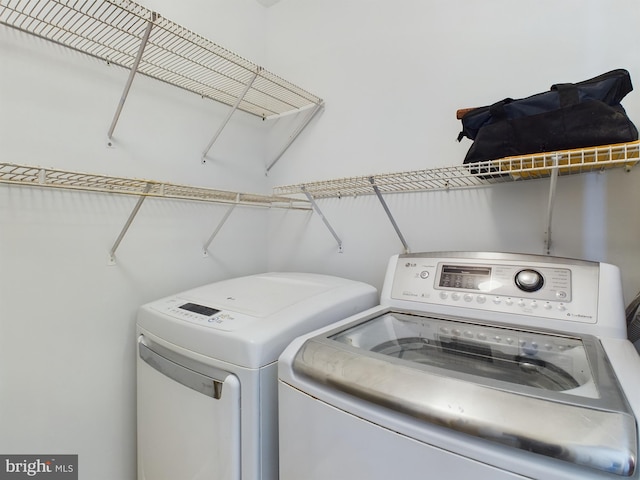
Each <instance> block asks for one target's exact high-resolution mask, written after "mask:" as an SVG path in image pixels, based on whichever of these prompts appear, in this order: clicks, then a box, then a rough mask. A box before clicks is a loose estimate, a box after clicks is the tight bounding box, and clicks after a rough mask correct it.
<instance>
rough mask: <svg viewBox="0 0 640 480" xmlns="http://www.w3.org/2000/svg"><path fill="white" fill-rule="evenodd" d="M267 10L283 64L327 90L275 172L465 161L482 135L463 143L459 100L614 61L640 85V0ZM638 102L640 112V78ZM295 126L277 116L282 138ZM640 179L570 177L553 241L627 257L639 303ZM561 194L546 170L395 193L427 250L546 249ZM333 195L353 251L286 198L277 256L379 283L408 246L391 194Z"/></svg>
mask: <svg viewBox="0 0 640 480" xmlns="http://www.w3.org/2000/svg"><path fill="white" fill-rule="evenodd" d="M267 14H268V22H267V25H268V33H267V35H268V37H267V38H268V45H269V50H268V55H269V57H268V59H269V62H270V63H271V64H272V65H273V66H272V68H273V69H275V70H277V71H280V72H282V73H283V75H286V76H287V78H290V79H291V80H292V81H296V82H298V83H299V84H301V85H304V86H305V87H307V88H309V89H310V90H311V91H313V92H314V93H316V94H318V95H320V96H321V97H323V98H324V99H325V101H326V109H325V111H324V112H323V113H322V114H321V115H320V116H319V117H318V118H316V119H315V120H314V121H313V122H312V124H311V125H310V126H309V127H308V128H307V130H305V131H304V132H303V134H302V135H301V136H300V138H299V139H298V140H297V141H296V143H295V144H294V145H293V146H292V147H291V149H290V151H289V152H288V154H287V157H286V158H284V159H283V160H281V162H280V163H279V164H278V166H277V168H274V170H273V171H272V173H271V175H270V181H271V182H272V185H290V184H298V183H302V182H307V181H315V180H322V179H330V178H340V177H349V176H363V175H369V174H377V173H386V172H393V171H408V170H417V169H421V168H431V167H438V166H448V165H456V164H460V163H462V160H463V158H464V155H465V154H466V151H467V149H468V148H469V146H470V142H469V141H468V140H467V139H465V140H464V141H463V142H462V143H457V142H455V138H456V136H457V134H458V132H459V131H460V129H461V124H460V122H459V121H457V120H456V119H455V112H456V110H457V109H459V108H465V107H473V106H481V105H487V104H490V103H493V102H495V101H497V100H500V99H502V98H504V97H513V98H519V97H524V96H528V95H532V94H534V93H538V92H541V91H544V90H546V89H548V88H549V87H550V86H551V85H552V84H553V83H558V82H574V81H581V80H585V79H587V78H591V77H593V76H596V75H598V74H600V73H604V72H606V71H608V70H612V69H615V68H626V69H628V70H629V71H630V73H631V78H632V80H635V81H636V84H639V85H640V56H638V54H637V51H636V49H635V47H634V45H638V44H640V31H639V30H638V29H637V27H636V23H637V21H638V19H640V3H638V2H637V1H635V0H621V1H617V2H609V1H606V0H590V1H583V0H569V1H563V2H557V1H554V0H542V1H537V2H529V3H523V2H513V1H511V0H490V1H483V2H473V1H465V0H453V1H452V0H442V1H440V0H430V1H422V0H403V1H401V2H389V1H382V0H366V1H365V0H342V1H338V0H329V1H323V2H318V1H314V0H295V1H294V0H283V1H281V2H280V3H278V4H276V5H275V6H273V7H271V8H270V9H269V10H268V12H267ZM292 39H295V41H292ZM291 59H296V60H295V61H292V60H291ZM623 105H624V106H625V108H626V109H627V111H628V113H629V115H630V117H631V118H632V120H634V121H635V123H636V124H637V125H640V92H639V91H634V92H632V93H631V94H629V95H628V96H627V97H626V98H625V99H624V101H623ZM284 130H285V128H284V125H278V124H276V125H274V126H273V127H272V132H271V136H270V139H269V140H270V143H269V148H270V149H277V146H278V145H277V144H278V141H280V139H281V136H282V135H283V133H282V132H284ZM639 182H640V172H638V171H637V169H636V170H634V171H632V172H631V173H628V174H627V173H625V172H623V171H621V170H617V171H614V172H609V173H604V174H593V175H585V176H579V177H571V178H569V177H566V178H561V179H560V180H559V184H558V195H557V199H556V205H555V209H554V214H553V223H552V242H553V244H552V251H551V253H552V254H554V255H560V256H569V257H578V258H587V259H592V260H599V261H608V262H611V263H615V264H618V265H620V266H621V267H622V274H623V280H624V285H625V295H626V298H627V301H628V300H630V299H631V296H632V295H633V294H635V293H636V292H637V291H638V290H640V255H638V252H639V251H640V250H639V247H640V215H638V214H637V205H638V204H639V200H640V198H639V193H638V191H639V190H640V189H639V188H638V186H639ZM547 196H548V181H546V180H543V181H532V182H523V183H517V184H516V183H514V184H510V185H499V186H495V187H492V188H483V189H479V190H474V191H451V192H441V193H427V194H403V195H389V196H387V198H386V200H387V203H388V204H389V207H390V209H391V211H392V212H393V214H394V216H395V218H396V220H397V223H398V225H399V226H400V228H401V230H402V233H403V235H404V236H405V238H406V240H407V242H408V244H409V247H410V248H411V250H412V251H414V252H418V251H433V250H461V249H462V250H499V251H500V250H502V251H515V252H528V253H544V251H545V249H544V233H545V229H546V225H545V215H546V208H547ZM318 205H319V206H320V208H321V209H322V211H323V213H324V214H325V216H326V218H327V219H328V220H329V222H330V223H331V224H332V226H333V227H334V229H335V230H336V232H337V234H338V236H339V237H340V238H341V239H342V240H343V243H344V251H343V253H337V252H338V249H337V244H336V242H335V241H334V239H333V237H332V236H331V234H330V233H329V231H328V230H327V229H326V228H325V227H324V225H323V224H322V222H321V220H320V218H319V217H318V216H316V215H314V216H309V217H308V218H307V217H305V218H302V219H301V218H300V217H299V216H298V217H294V216H293V215H289V214H288V213H285V212H274V213H272V219H271V223H270V234H269V235H270V253H269V262H270V266H271V268H272V269H309V270H317V271H324V272H337V273H339V274H343V275H345V276H349V277H352V278H356V279H360V280H364V281H367V282H370V283H372V284H374V285H376V286H378V287H380V286H381V281H382V277H383V273H384V269H385V266H386V261H387V258H388V257H389V256H390V255H391V254H394V253H399V252H401V250H402V245H401V243H400V241H399V240H398V237H397V236H396V235H395V233H394V231H393V229H392V226H391V224H390V223H389V221H388V220H387V218H386V216H385V214H384V212H383V210H382V207H381V206H380V204H379V202H378V201H377V199H376V198H375V197H368V196H367V197H360V198H356V199H352V198H342V199H340V200H338V199H329V200H319V201H318Z"/></svg>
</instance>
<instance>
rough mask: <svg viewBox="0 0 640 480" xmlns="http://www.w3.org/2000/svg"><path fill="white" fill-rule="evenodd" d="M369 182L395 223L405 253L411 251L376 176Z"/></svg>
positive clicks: (388, 215)
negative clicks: (377, 182) (383, 195)
mask: <svg viewBox="0 0 640 480" xmlns="http://www.w3.org/2000/svg"><path fill="white" fill-rule="evenodd" d="M369 182H370V183H371V186H372V187H373V191H374V192H375V193H376V196H377V197H378V200H380V203H381V204H382V208H384V211H385V213H386V214H387V217H389V221H391V225H393V228H394V230H395V231H396V234H397V235H398V238H400V241H401V242H402V246H403V247H404V253H410V250H409V245H407V241H406V240H405V239H404V236H403V235H402V232H401V231H400V228H399V227H398V224H397V223H396V220H395V219H394V218H393V215H392V214H391V210H389V207H388V206H387V202H385V201H384V198H383V197H382V193H380V189H379V188H378V186H377V185H376V180H375V178H374V177H369Z"/></svg>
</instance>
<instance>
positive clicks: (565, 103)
mask: <svg viewBox="0 0 640 480" xmlns="http://www.w3.org/2000/svg"><path fill="white" fill-rule="evenodd" d="M551 90H556V91H557V92H558V96H559V97H560V108H565V107H569V106H571V105H575V104H576V103H578V102H579V101H580V96H579V95H578V88H577V87H576V86H575V85H574V84H573V83H556V84H555V85H551Z"/></svg>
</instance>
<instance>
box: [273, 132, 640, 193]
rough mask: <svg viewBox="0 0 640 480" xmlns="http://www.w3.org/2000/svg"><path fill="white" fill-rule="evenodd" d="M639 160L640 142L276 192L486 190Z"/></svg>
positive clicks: (282, 188) (342, 180)
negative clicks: (504, 184) (496, 185)
mask: <svg viewBox="0 0 640 480" xmlns="http://www.w3.org/2000/svg"><path fill="white" fill-rule="evenodd" d="M639 157H640V142H638V141H636V142H630V143H622V144H616V145H604V146H597V147H589V148H579V149H572V150H563V151H557V152H547V153H539V154H534V155H523V156H517V157H508V158H503V159H500V160H491V161H487V162H479V163H474V164H467V165H456V166H451V167H439V168H430V169H425V170H414V171H408V172H398V173H387V174H380V175H370V176H361V177H348V178H340V179H334V180H324V181H318V182H311V183H303V184H297V185H286V186H280V187H275V188H274V190H273V193H274V194H275V195H295V194H299V193H305V192H306V193H308V194H310V195H311V196H312V197H313V198H330V197H344V196H357V195H371V194H374V193H376V192H375V190H374V188H373V187H374V186H375V187H377V188H378V189H379V191H380V192H381V193H402V192H423V191H433V190H452V189H463V188H476V187H485V186H488V185H492V184H496V183H503V182H513V181H521V180H529V179H536V178H545V177H549V176H551V174H552V172H553V171H554V170H555V171H557V173H558V175H572V174H580V173H587V172H593V171H601V170H604V169H608V168H616V167H624V168H626V169H630V168H631V167H632V166H633V165H635V164H636V163H637V162H638V160H639Z"/></svg>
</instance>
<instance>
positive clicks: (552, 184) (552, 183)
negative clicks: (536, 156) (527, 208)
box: [544, 155, 559, 255]
mask: <svg viewBox="0 0 640 480" xmlns="http://www.w3.org/2000/svg"><path fill="white" fill-rule="evenodd" d="M558 172H559V168H558V155H554V156H553V167H552V169H551V177H550V180H549V202H548V204H547V230H546V231H545V237H544V248H545V251H546V253H547V255H550V254H551V218H552V216H553V204H554V202H555V196H556V185H557V183H558Z"/></svg>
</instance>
